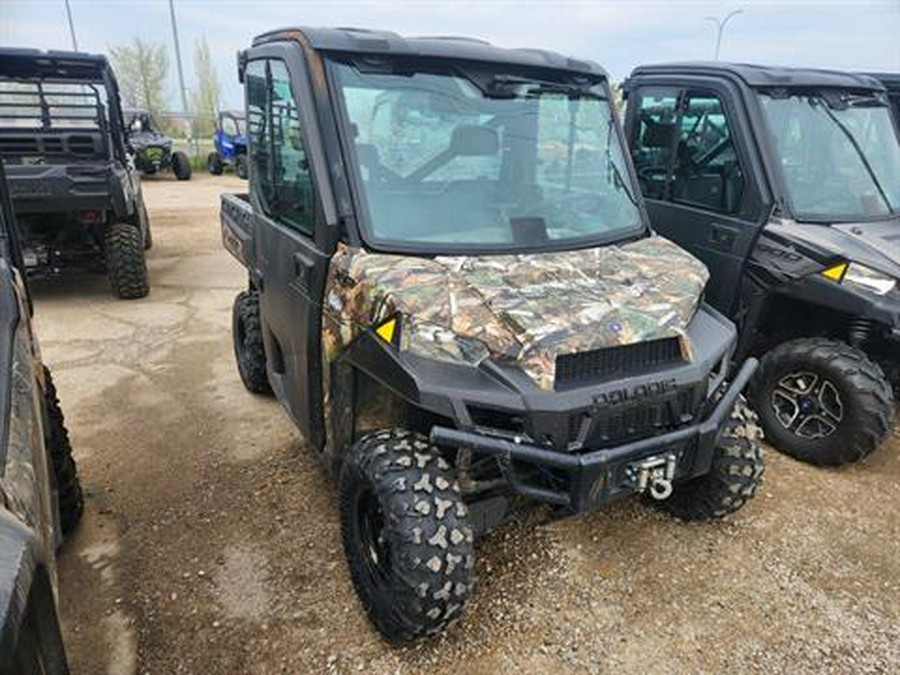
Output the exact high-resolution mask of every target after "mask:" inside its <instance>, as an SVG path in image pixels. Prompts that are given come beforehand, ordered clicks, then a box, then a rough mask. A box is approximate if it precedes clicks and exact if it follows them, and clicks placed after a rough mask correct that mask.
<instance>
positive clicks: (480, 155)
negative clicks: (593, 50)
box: [221, 28, 763, 640]
mask: <svg viewBox="0 0 900 675" xmlns="http://www.w3.org/2000/svg"><path fill="white" fill-rule="evenodd" d="M239 76H240V78H241V81H242V82H243V83H244V91H245V97H246V104H247V126H248V136H249V160H250V165H251V171H250V183H249V194H243V195H223V197H222V212H221V219H222V234H223V240H224V244H225V246H226V248H227V249H228V250H229V251H230V252H231V253H232V254H233V255H234V256H235V257H236V258H237V259H238V260H239V261H240V262H241V263H242V264H243V265H244V266H245V267H246V268H247V271H248V281H249V283H248V287H247V289H246V290H245V291H243V292H242V293H240V294H239V295H238V296H237V298H236V299H235V303H234V315H233V316H234V323H233V337H234V348H235V356H236V360H237V364H238V371H239V373H240V376H241V378H242V380H243V382H244V384H245V385H246V387H247V388H248V389H249V390H250V391H252V392H255V393H271V392H273V391H274V393H275V395H276V396H277V398H278V400H279V401H280V403H281V404H282V406H283V407H284V408H285V409H286V410H287V411H288V413H289V415H290V417H291V419H292V420H293V421H294V422H295V423H296V425H297V426H298V428H299V429H300V431H301V432H302V433H303V435H304V437H305V439H306V441H307V443H308V445H309V446H310V447H311V448H314V449H315V450H316V451H318V452H320V453H321V456H322V459H323V461H324V462H325V464H326V466H327V467H328V468H329V469H331V470H332V472H333V473H334V474H335V475H336V476H338V477H339V492H340V509H341V527H342V535H343V543H344V552H345V555H346V558H347V561H348V564H349V568H350V573H351V577H352V579H353V583H354V585H355V586H356V590H357V592H358V594H359V596H360V599H361V601H362V603H363V606H364V607H365V609H366V611H367V612H368V614H369V616H370V618H371V619H372V621H373V623H374V624H375V625H376V627H377V628H378V629H379V630H380V631H382V633H384V634H385V635H386V636H387V637H389V638H390V639H393V640H410V639H415V638H421V637H426V636H429V635H433V634H435V633H437V632H439V631H440V630H442V629H443V628H445V627H447V626H448V625H450V624H451V623H453V622H454V621H456V620H457V619H458V618H459V617H460V616H461V615H462V612H463V607H464V605H465V603H466V600H467V598H468V597H469V595H470V593H471V585H472V581H473V574H474V572H473V567H474V545H473V537H474V536H475V535H476V534H478V533H482V532H485V531H487V530H489V529H491V528H492V527H494V526H496V525H498V524H499V523H500V522H501V521H502V520H503V519H504V518H505V517H506V516H507V515H508V514H509V513H510V512H512V511H513V510H514V509H515V508H516V507H517V505H519V504H522V503H523V502H527V501H528V500H531V501H537V502H543V503H546V504H550V505H553V506H554V507H555V508H557V513H558V514H559V515H567V514H571V513H576V512H580V511H585V510H589V509H595V508H599V507H601V506H603V505H605V504H607V503H609V502H611V501H613V500H616V499H620V498H625V497H628V496H632V495H643V496H644V497H645V498H646V499H647V501H649V502H652V503H654V504H656V505H657V506H658V507H659V508H661V509H663V510H665V511H667V512H669V513H671V514H674V515H676V516H678V517H680V518H684V519H694V520H699V519H706V518H717V517H722V516H725V515H726V514H729V513H732V512H734V511H736V510H737V509H739V508H741V507H742V506H743V505H744V504H745V503H747V502H748V501H749V499H750V498H751V497H752V496H753V495H754V493H755V491H756V489H757V486H758V485H759V482H760V480H761V475H762V472H763V460H762V456H761V451H760V446H759V442H758V435H757V432H758V428H757V427H756V425H755V421H754V420H755V418H754V417H753V415H752V413H750V412H749V410H748V409H747V407H746V405H744V403H743V402H742V400H741V396H740V394H741V391H742V389H743V387H744V385H745V383H746V382H747V381H748V380H749V379H750V377H751V376H752V374H753V372H754V370H755V367H756V362H755V361H754V360H753V359H747V360H746V362H745V363H744V364H743V366H742V367H741V369H740V370H737V371H732V370H731V368H730V366H731V362H732V355H733V352H734V347H735V344H736V340H737V338H736V334H735V329H734V326H733V324H732V323H731V322H730V321H729V320H728V319H726V318H725V317H723V316H722V315H721V314H720V313H719V312H717V311H715V310H714V309H712V308H710V307H709V306H708V305H706V304H705V303H703V301H702V294H703V288H704V286H705V284H706V279H707V271H706V269H705V268H704V267H703V265H702V264H701V263H700V262H699V261H698V260H697V259H696V258H694V257H693V256H691V255H690V254H688V253H686V252H685V251H683V250H681V249H679V248H678V247H677V246H676V245H674V244H672V243H671V242H669V241H666V240H665V239H663V238H662V237H658V236H656V235H654V234H653V233H652V232H651V230H650V228H649V223H648V219H647V215H646V212H645V211H644V210H643V208H642V206H641V202H640V201H639V200H638V199H636V198H635V193H636V192H637V190H638V186H637V181H636V177H635V175H634V171H633V168H632V166H631V163H630V162H629V161H628V158H627V155H626V153H625V143H624V139H623V137H622V134H621V130H620V127H619V125H618V123H617V121H616V117H615V115H614V113H613V109H612V103H611V95H610V90H609V85H608V80H607V77H606V74H605V73H604V71H603V70H602V69H601V68H600V67H599V66H598V65H596V64H594V63H590V62H584V61H578V60H575V59H570V58H567V57H564V56H561V55H559V54H555V53H552V52H545V51H539V50H530V49H528V50H526V49H500V48H497V47H493V46H491V45H489V44H487V43H484V42H480V41H475V40H468V39H464V38H419V39H405V38H402V37H400V36H399V35H396V34H395V33H388V32H374V31H365V30H356V29H307V28H301V29H296V30H283V31H275V32H273V33H269V34H266V35H262V36H260V37H258V38H256V40H254V43H253V46H252V47H251V48H250V49H248V50H247V51H245V52H242V53H241V55H240V57H239ZM297 517H298V518H302V516H301V515H299V514H298V516H297Z"/></svg>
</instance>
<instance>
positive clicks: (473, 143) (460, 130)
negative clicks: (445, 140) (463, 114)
mask: <svg viewBox="0 0 900 675" xmlns="http://www.w3.org/2000/svg"><path fill="white" fill-rule="evenodd" d="M450 152H451V153H452V154H453V156H455V157H491V156H493V155H496V154H497V153H498V152H500V135H499V134H498V133H497V130H496V129H492V128H491V127H485V126H480V125H477V124H464V125H461V126H458V127H456V128H454V129H453V134H452V135H451V136H450Z"/></svg>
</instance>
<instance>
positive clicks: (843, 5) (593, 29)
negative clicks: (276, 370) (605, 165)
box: [0, 0, 900, 107]
mask: <svg viewBox="0 0 900 675" xmlns="http://www.w3.org/2000/svg"><path fill="white" fill-rule="evenodd" d="M70 3H71V7H72V14H73V18H74V21H75V30H76V33H77V37H78V43H79V47H80V48H81V49H82V50H84V51H92V52H106V51H107V49H108V47H109V46H110V45H113V44H118V43H121V42H127V41H129V40H130V39H131V38H133V37H135V36H138V37H141V38H142V39H144V40H148V41H153V42H161V43H165V44H166V45H169V46H171V45H172V33H171V29H170V25H169V14H168V2H167V0H70ZM64 7H65V5H64V0H0V45H5V46H18V47H40V48H44V49H69V48H71V40H70V38H69V32H68V25H67V23H66V18H65V9H64ZM737 8H742V9H744V13H743V14H740V15H738V16H736V17H734V18H733V19H732V20H731V22H730V23H729V25H728V28H727V30H726V33H725V37H724V40H723V43H722V54H721V57H722V59H723V60H729V61H743V62H750V63H769V64H779V65H797V66H800V65H804V66H815V67H824V68H837V69H844V70H881V71H900V0H857V1H856V2H849V1H846V0H845V1H844V2H835V1H833V0H815V1H812V0H785V1H781V2H778V1H776V0H745V1H744V2H731V1H720V0H693V1H687V2H680V1H676V0H672V1H668V2H667V1H665V0H631V1H625V0H615V1H609V2H604V1H602V0H592V1H588V0H581V1H577V0H562V1H557V2H552V1H551V0H542V1H535V0H525V1H523V0H519V1H518V2H510V1H506V0H488V1H482V2H478V1H472V0H443V1H442V2H434V1H432V2H429V1H427V0H393V1H391V2H385V1H384V0H369V1H365V0H357V1H355V2H350V1H345V0H332V1H331V2H303V1H301V0H293V1H287V0H256V1H254V0H175V9H176V13H177V15H178V20H179V33H180V39H181V49H182V55H183V57H184V61H185V78H186V80H187V82H186V84H187V86H188V87H189V88H190V87H192V85H193V46H194V43H195V41H196V40H197V39H199V38H200V37H201V36H204V35H205V36H206V39H207V41H208V42H209V46H210V49H211V51H212V54H213V59H214V62H215V64H216V68H217V71H218V75H219V80H220V82H221V84H222V93H223V99H224V100H223V107H238V106H239V105H240V103H241V93H240V89H239V87H238V84H237V76H236V74H235V67H234V55H235V53H236V52H237V50H238V49H241V48H243V47H246V46H247V45H249V43H250V40H251V39H252V38H253V36H254V35H256V34H258V33H261V32H264V31H266V30H268V29H271V28H276V27H281V26H288V25H312V26H358V27H363V28H381V29H388V30H394V31H396V32H398V33H401V34H406V35H465V36H471V37H479V38H484V39H487V40H489V41H491V42H493V43H495V44H498V45H501V46H506V47H541V48H546V49H554V50H557V51H561V52H563V53H566V54H569V55H571V56H575V57H581V58H591V59H594V60H595V61H597V62H599V63H600V64H601V65H603V66H604V67H605V68H606V69H607V70H608V71H609V72H610V73H611V75H612V76H613V78H615V79H621V78H622V77H624V76H626V75H627V74H628V73H629V72H630V71H631V69H632V68H633V67H635V66H637V65H639V64H641V63H653V62H661V61H672V60H696V59H710V58H711V57H712V54H713V49H714V47H715V27H714V26H713V24H712V23H711V22H709V21H705V20H704V17H707V16H710V15H718V16H724V15H725V14H727V13H728V12H729V11H731V10H732V9H737ZM171 66H172V67H171V69H170V86H169V92H168V93H169V98H170V100H171V101H172V105H173V107H174V106H175V105H176V100H177V99H176V93H177V85H176V80H175V64H174V57H173V58H172V63H171Z"/></svg>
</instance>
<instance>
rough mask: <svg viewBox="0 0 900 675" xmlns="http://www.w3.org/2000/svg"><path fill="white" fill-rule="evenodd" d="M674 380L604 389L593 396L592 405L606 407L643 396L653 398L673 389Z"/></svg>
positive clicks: (642, 397) (637, 399)
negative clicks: (625, 387) (626, 387)
mask: <svg viewBox="0 0 900 675" xmlns="http://www.w3.org/2000/svg"><path fill="white" fill-rule="evenodd" d="M675 385H676V380H675V378H672V379H670V380H658V381H656V382H645V383H643V384H639V385H637V386H634V387H631V388H630V389H613V390H612V391H605V392H603V393H602V394H597V395H596V396H594V399H593V402H594V406H596V407H597V408H608V407H610V406H615V405H622V404H623V403H628V402H630V401H639V400H641V399H645V398H653V397H655V396H661V395H663V394H665V393H668V392H670V391H672V390H673V389H675Z"/></svg>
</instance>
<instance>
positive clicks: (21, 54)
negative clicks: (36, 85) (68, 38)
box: [0, 47, 109, 82]
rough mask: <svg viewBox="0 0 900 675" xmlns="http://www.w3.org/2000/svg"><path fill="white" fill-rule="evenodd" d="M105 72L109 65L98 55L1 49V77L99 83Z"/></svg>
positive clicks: (104, 58)
mask: <svg viewBox="0 0 900 675" xmlns="http://www.w3.org/2000/svg"><path fill="white" fill-rule="evenodd" d="M107 68H109V63H108V62H107V60H106V57H105V56H102V55H101V54H85V53H84V52H65V51H42V50H40V49H15V48H11V47H3V48H0V75H2V76H4V77H11V78H16V77H24V78H41V79H53V80H73V81H77V82H85V81H98V82H99V81H102V79H103V72H104V71H105V70H106V69H107Z"/></svg>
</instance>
